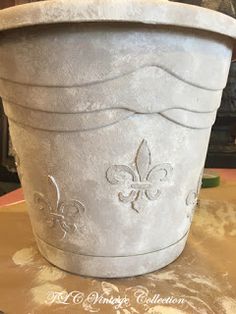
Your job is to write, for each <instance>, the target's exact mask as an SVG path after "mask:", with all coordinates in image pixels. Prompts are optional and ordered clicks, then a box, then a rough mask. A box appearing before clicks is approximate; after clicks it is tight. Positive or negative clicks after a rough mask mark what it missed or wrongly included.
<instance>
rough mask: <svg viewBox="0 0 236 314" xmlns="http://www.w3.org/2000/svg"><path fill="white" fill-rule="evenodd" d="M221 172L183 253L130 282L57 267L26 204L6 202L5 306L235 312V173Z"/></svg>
mask: <svg viewBox="0 0 236 314" xmlns="http://www.w3.org/2000/svg"><path fill="white" fill-rule="evenodd" d="M221 175H222V184H221V186H220V187H218V188H212V189H205V190H202V191H201V196H200V207H198V208H197V209H196V214H195V217H194V221H193V225H192V228H191V232H190V236H189V239H188V242H187V246H186V248H185V250H184V252H183V254H182V255H181V256H180V257H179V258H178V259H177V260H176V261H175V262H173V263H172V264H170V265H169V266H167V267H165V268H163V269H162V270H160V271H157V272H154V273H151V274H147V275H145V276H138V277H133V278H127V279H111V280H110V279H109V280H106V279H93V278H85V277H81V276H77V275H74V274H71V273H67V272H64V271H62V270H60V269H58V268H55V267H54V266H52V265H51V264H49V263H48V262H47V261H46V260H45V259H44V258H43V257H42V256H41V255H40V254H39V253H38V251H37V248H36V244H35V241H34V238H33V234H32V230H31V227H30V222H29V217H28V214H27V210H26V204H25V202H20V203H19V202H18V203H16V204H13V205H8V206H3V207H1V208H0V248H1V249H0V310H1V311H3V313H6V314H38V313H40V314H41V313H45V314H50V313H58V314H59V313H62V314H67V313H68V314H74V313H101V314H106V313H107V314H113V313H115V314H137V313H140V314H144V313H147V314H162V313H163V314H185V313H188V314H192V313H193V314H194V313H197V314H199V313H200V314H201V313H202V314H204V313H205V314H208V313H210V314H235V313H236V266H235V265H236V240H235V239H236V171H234V170H229V171H223V172H222V171H221ZM17 193H18V198H19V193H20V192H17ZM5 198H6V197H5ZM8 198H9V196H8ZM105 302H107V304H104V303H105ZM174 302H177V303H175V304H174ZM178 302H179V303H178ZM181 302H183V303H181Z"/></svg>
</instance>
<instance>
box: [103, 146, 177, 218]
mask: <svg viewBox="0 0 236 314" xmlns="http://www.w3.org/2000/svg"><path fill="white" fill-rule="evenodd" d="M135 168H136V169H135V171H134V170H133V169H132V168H131V167H129V166H125V165H114V166H111V167H110V168H109V169H108V170H107V172H106V177H107V180H108V181H109V182H110V183H111V184H120V183H123V184H124V185H125V187H126V188H127V190H128V194H124V193H122V192H119V193H118V198H119V200H120V201H121V202H123V203H131V207H132V208H133V209H134V210H135V211H136V212H138V213H139V212H140V211H141V210H143V209H144V208H145V205H146V203H147V200H150V201H154V200H157V199H158V197H159V196H160V194H161V191H160V190H159V189H158V185H159V183H160V182H163V181H166V180H167V179H168V178H169V177H170V175H171V173H172V167H171V165H170V164H169V163H163V164H159V165H156V166H154V167H151V152H150V150H149V147H148V145H147V141H146V140H143V141H142V142H141V144H140V146H139V148H138V150H137V154H136V158H135Z"/></svg>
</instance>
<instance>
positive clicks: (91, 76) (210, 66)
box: [0, 22, 233, 277]
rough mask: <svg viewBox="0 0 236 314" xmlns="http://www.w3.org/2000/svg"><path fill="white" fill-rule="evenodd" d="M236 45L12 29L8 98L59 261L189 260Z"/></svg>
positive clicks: (4, 67) (154, 264) (118, 273)
mask: <svg viewBox="0 0 236 314" xmlns="http://www.w3.org/2000/svg"><path fill="white" fill-rule="evenodd" d="M232 46H233V40H232V39H230V38H229V37H227V36H223V35H220V34H216V33H211V32H207V31H203V30H194V29H185V28H180V27H175V26H149V25H142V24H130V23H105V22H104V23H84V24H83V23H81V24H73V23H72V24H70V23H65V24H55V25H47V26H32V27H27V28H22V29H20V28H19V29H15V30H8V31H5V32H2V33H1V38H0V77H1V80H0V93H1V96H2V98H3V103H4V109H5V112H6V114H7V116H8V118H9V124H10V132H11V137H12V141H13V146H14V149H15V153H16V159H17V165H18V172H19V174H20V177H21V182H22V186H23V189H24V194H25V198H26V201H27V203H28V205H29V214H30V219H31V223H32V227H33V231H34V234H35V237H36V240H37V243H38V247H39V250H40V251H41V253H42V255H43V256H45V257H46V258H47V259H48V260H49V261H50V262H51V263H53V264H55V265H56V266H58V267H60V268H62V269H65V270H68V271H71V272H75V273H79V274H82V275H89V276H98V277H126V276H133V275H139V274H143V273H147V272H151V271H154V270H157V269H159V268H161V267H164V266H165V265H167V264H169V263H170V262H172V261H173V260H175V259H176V258H177V257H178V256H179V254H180V253H181V252H182V250H183V248H184V246H185V242H186V239H187V235H188V231H189V228H190V225H191V220H192V216H193V211H194V207H195V205H196V201H197V195H198V192H199V188H200V183H201V174H202V169H203V167H204V161H205V157H206V152H207V146H208V140H209V135H210V130H211V126H212V124H213V123H214V120H215V115H216V111H217V108H218V107H219V105H220V101H221V95H222V89H223V88H224V87H225V84H226V80H227V76H228V71H229V65H230V60H231V55H232Z"/></svg>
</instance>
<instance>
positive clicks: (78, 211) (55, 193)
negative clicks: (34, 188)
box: [34, 175, 85, 238]
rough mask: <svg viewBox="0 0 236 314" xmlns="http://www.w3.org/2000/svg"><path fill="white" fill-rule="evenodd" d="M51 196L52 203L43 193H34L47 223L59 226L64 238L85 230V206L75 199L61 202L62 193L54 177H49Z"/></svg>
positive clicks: (51, 225) (50, 225)
mask: <svg viewBox="0 0 236 314" xmlns="http://www.w3.org/2000/svg"><path fill="white" fill-rule="evenodd" d="M48 184H49V191H50V192H49V195H50V198H51V201H49V200H48V199H47V198H46V197H45V196H44V195H43V194H42V193H39V192H35V193H34V201H35V203H36V205H37V206H38V208H39V210H40V211H42V212H43V214H44V217H45V220H46V223H47V225H48V226H49V227H54V226H55V225H58V226H59V227H60V228H61V230H62V232H63V237H62V238H64V237H65V236H66V234H67V232H68V233H73V232H75V231H76V230H77V229H78V227H79V228H80V229H81V230H80V231H83V230H82V229H83V228H85V226H83V223H82V215H83V213H84V212H85V207H84V205H83V204H82V203H81V202H79V201H77V200H74V199H71V200H69V201H67V202H62V201H61V196H60V191H59V188H58V185H57V183H56V180H55V179H54V177H53V176H50V175H49V176H48Z"/></svg>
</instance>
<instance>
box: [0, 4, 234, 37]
mask: <svg viewBox="0 0 236 314" xmlns="http://www.w3.org/2000/svg"><path fill="white" fill-rule="evenodd" d="M68 22H69V23H70V22H73V23H85V22H132V23H144V24H150V25H167V26H180V27H185V28H193V29H200V30H205V31H210V32H215V33H219V34H222V35H226V36H229V37H232V38H234V39H236V19H234V18H232V17H230V16H228V15H225V14H222V13H219V12H216V11H213V10H209V9H206V8H202V7H198V6H193V5H189V4H183V3H177V2H169V1H166V0H149V1H148V2H147V1H145V0H100V1H99V0H86V1H84V0H66V1H65V0H49V1H42V2H34V3H28V4H23V5H19V6H16V7H11V8H7V9H4V10H0V31H3V30H9V29H15V28H21V27H26V26H35V25H43V24H56V23H68Z"/></svg>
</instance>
